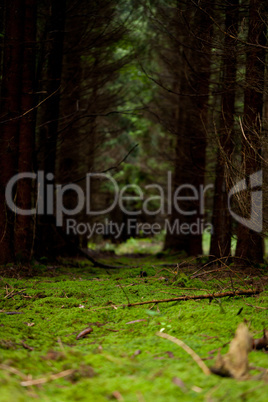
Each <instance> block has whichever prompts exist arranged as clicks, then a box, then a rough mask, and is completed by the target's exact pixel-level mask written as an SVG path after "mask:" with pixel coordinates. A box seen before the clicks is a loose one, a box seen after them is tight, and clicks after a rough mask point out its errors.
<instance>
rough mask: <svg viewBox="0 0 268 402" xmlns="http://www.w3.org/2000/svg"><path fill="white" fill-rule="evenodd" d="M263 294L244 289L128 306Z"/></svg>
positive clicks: (129, 305)
mask: <svg viewBox="0 0 268 402" xmlns="http://www.w3.org/2000/svg"><path fill="white" fill-rule="evenodd" d="M261 292H262V291H261V290H260V289H252V290H250V289H242V290H235V291H234V292H223V293H210V294H207V295H193V296H179V297H174V298H172V299H162V300H150V301H144V302H138V303H130V304H128V305H127V306H128V307H132V306H140V305H142V304H150V303H168V302H172V301H186V300H198V299H214V298H220V297H228V296H229V297H234V296H251V295H257V294H259V293H261ZM117 307H118V306H117Z"/></svg>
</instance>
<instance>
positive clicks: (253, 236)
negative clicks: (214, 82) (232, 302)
mask: <svg viewBox="0 0 268 402" xmlns="http://www.w3.org/2000/svg"><path fill="white" fill-rule="evenodd" d="M265 15H267V12H265V6H264V4H263V1H261V0H250V4H249V31H248V40H247V42H248V45H247V49H246V82H245V85H246V87H245V91H244V118H243V130H244V133H243V142H242V152H243V154H242V158H243V162H242V167H243V171H244V175H245V176H244V177H246V183H247V186H248V188H249V185H250V176H251V175H252V174H254V173H256V172H258V171H259V170H260V169H261V148H262V141H261V136H262V133H261V129H262V108H263V91H264V79H265V49H264V46H265V45H266V24H265V18H264V16H265ZM252 187H253V186H252ZM252 191H256V188H255V189H252V190H251V189H250V188H249V191H244V192H243V193H241V194H240V197H241V199H240V200H239V206H241V209H242V211H241V212H242V213H243V215H244V216H245V215H246V218H253V219H254V214H256V216H255V218H256V219H258V220H261V221H262V219H263V217H262V211H261V210H257V211H254V205H251V197H250V195H251V193H252ZM255 209H256V208H255ZM237 236H238V239H237V247H236V256H237V257H242V258H244V259H248V260H249V261H251V262H253V263H254V262H262V261H263V239H262V237H261V234H260V233H258V232H257V231H254V230H252V229H251V228H249V227H247V226H244V225H242V224H239V227H238V231H237Z"/></svg>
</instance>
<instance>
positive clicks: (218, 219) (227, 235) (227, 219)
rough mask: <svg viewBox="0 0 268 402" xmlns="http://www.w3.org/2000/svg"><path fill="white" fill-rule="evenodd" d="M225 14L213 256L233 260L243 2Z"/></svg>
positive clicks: (213, 218)
mask: <svg viewBox="0 0 268 402" xmlns="http://www.w3.org/2000/svg"><path fill="white" fill-rule="evenodd" d="M225 13H226V14H225V38H224V54H223V60H222V63H223V76H222V99H221V117H220V127H219V138H218V143H219V149H218V157H217V165H216V179H215V187H214V204H213V215H212V226H213V233H212V236H211V244H210V255H212V256H213V257H216V258H220V257H223V256H229V255H230V252H231V234H232V231H231V216H230V212H229V210H228V191H229V190H230V187H231V184H230V180H231V177H230V176H231V157H232V153H233V150H234V142H233V139H234V114H235V91H236V58H237V55H236V53H237V51H236V43H237V40H236V37H237V30H238V16H239V0H233V1H232V3H228V4H227V5H226V11H225ZM230 35H231V36H230Z"/></svg>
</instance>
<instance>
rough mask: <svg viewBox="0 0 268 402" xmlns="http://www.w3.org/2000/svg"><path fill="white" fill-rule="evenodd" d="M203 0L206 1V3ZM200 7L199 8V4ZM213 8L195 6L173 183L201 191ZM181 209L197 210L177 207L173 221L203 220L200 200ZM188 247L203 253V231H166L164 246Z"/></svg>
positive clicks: (189, 193)
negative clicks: (182, 212) (180, 211)
mask: <svg viewBox="0 0 268 402" xmlns="http://www.w3.org/2000/svg"><path fill="white" fill-rule="evenodd" d="M203 3H204V4H203ZM199 7H200V8H199ZM212 11H213V1H211V2H210V4H209V5H207V4H205V2H202V1H201V2H198V4H196V5H195V9H194V19H193V26H192V29H191V34H192V35H194V36H193V38H192V39H191V49H190V50H189V49H187V48H185V50H184V71H183V75H182V84H181V88H180V90H181V92H183V93H186V94H189V97H186V99H184V100H183V102H182V100H181V99H180V101H181V102H180V103H181V106H180V111H179V113H178V124H177V127H178V130H177V145H176V162H175V175H174V184H175V186H176V187H178V186H179V185H181V184H189V185H191V186H193V188H195V189H196V190H197V191H198V192H199V191H200V186H203V185H204V177H205V155H206V144H207V140H206V127H207V120H208V100H209V83H210V80H209V79H210V63H211V38H212V22H211V19H210V16H211V14H212ZM193 195H194V194H193V191H192V190H189V189H188V190H184V191H182V192H181V193H180V196H187V197H189V198H190V197H193ZM180 206H181V209H182V210H184V211H186V212H187V213H188V212H190V211H196V213H194V214H192V215H190V214H189V215H186V214H179V213H178V212H177V211H176V210H175V209H174V208H173V212H172V216H171V219H170V224H171V226H172V222H174V221H175V220H176V219H179V222H180V225H181V224H182V223H186V224H188V226H189V227H190V228H191V227H192V228H193V226H191V225H195V224H196V223H197V224H198V223H201V221H202V219H203V218H204V216H203V211H202V210H200V200H196V201H193V200H192V201H190V200H189V199H188V200H186V201H185V205H184V206H183V204H182V203H181V202H180ZM168 248H171V249H173V250H176V251H186V253H187V254H189V255H198V254H202V232H201V230H199V229H197V228H196V227H195V229H194V230H193V231H192V232H190V233H189V235H185V234H184V233H181V234H175V235H174V233H169V232H168V233H167V236H166V240H165V249H168Z"/></svg>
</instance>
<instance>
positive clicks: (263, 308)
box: [245, 303, 268, 310]
mask: <svg viewBox="0 0 268 402" xmlns="http://www.w3.org/2000/svg"><path fill="white" fill-rule="evenodd" d="M245 304H246V305H247V306H250V307H254V308H257V309H260V310H268V307H260V306H253V304H248V303H245Z"/></svg>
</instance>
